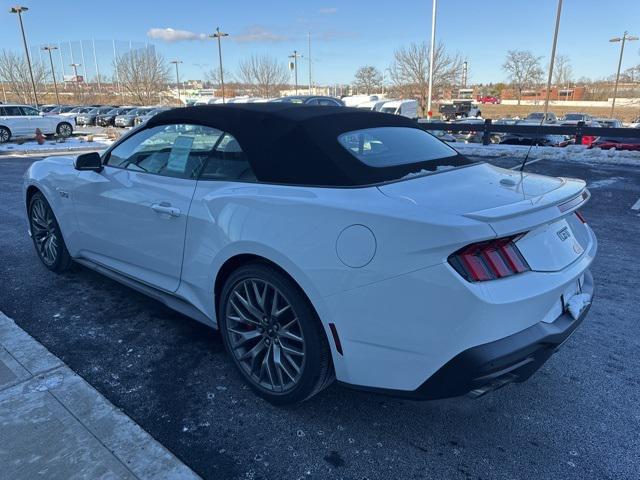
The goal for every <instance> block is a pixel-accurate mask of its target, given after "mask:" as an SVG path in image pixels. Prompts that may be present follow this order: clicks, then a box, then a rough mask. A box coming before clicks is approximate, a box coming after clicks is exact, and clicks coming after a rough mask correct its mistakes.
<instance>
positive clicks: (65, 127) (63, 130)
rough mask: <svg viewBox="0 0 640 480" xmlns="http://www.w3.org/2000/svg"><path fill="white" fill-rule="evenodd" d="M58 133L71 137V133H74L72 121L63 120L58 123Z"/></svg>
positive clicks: (64, 136) (61, 135)
mask: <svg viewBox="0 0 640 480" xmlns="http://www.w3.org/2000/svg"><path fill="white" fill-rule="evenodd" d="M56 133H57V134H58V135H59V136H60V137H63V138H67V137H70V136H71V134H72V133H73V127H72V126H71V124H70V123H67V122H62V123H60V124H58V127H57V128H56Z"/></svg>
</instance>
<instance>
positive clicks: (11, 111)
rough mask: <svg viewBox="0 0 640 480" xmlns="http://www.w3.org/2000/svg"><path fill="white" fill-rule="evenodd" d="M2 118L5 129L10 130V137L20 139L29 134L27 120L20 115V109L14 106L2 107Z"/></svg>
mask: <svg viewBox="0 0 640 480" xmlns="http://www.w3.org/2000/svg"><path fill="white" fill-rule="evenodd" d="M2 110H3V116H4V117H5V120H4V121H3V123H4V124H6V126H7V128H9V130H11V135H13V136H14V137H20V136H24V135H27V134H28V133H29V119H28V118H27V117H26V116H25V115H24V114H23V113H22V109H21V108H20V107H18V106H15V105H3V106H2Z"/></svg>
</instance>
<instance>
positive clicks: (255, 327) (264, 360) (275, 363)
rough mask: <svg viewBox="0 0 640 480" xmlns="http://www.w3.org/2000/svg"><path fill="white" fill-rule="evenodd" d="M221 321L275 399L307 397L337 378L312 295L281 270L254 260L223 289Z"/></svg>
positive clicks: (249, 374)
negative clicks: (308, 294)
mask: <svg viewBox="0 0 640 480" xmlns="http://www.w3.org/2000/svg"><path fill="white" fill-rule="evenodd" d="M218 311H219V316H218V318H219V326H220V330H221V333H222V337H223V339H224V343H225V346H226V347H227V349H228V350H229V352H230V353H231V355H232V357H233V359H234V361H235V363H236V365H237V366H238V368H239V369H240V372H242V374H243V376H244V377H245V378H246V379H247V380H248V382H249V384H250V385H251V386H252V387H253V388H254V390H256V391H257V392H258V393H260V394H261V395H262V396H264V397H265V398H267V399H268V400H270V401H273V402H275V403H290V402H295V401H300V400H304V399H306V398H309V397H310V396H312V395H314V394H315V393H317V392H319V391H320V390H322V388H324V387H325V386H327V385H328V384H329V383H330V381H331V380H332V379H333V370H332V368H331V359H330V354H329V347H328V345H327V340H326V336H325V334H324V331H323V330H322V327H321V324H320V321H319V320H318V318H317V316H316V314H315V312H314V311H313V308H312V307H311V305H310V304H309V301H308V300H307V298H306V297H305V296H304V294H303V293H302V292H301V291H300V289H299V288H298V287H297V286H296V285H295V284H294V283H293V281H291V279H289V278H288V277H287V276H285V275H283V274H282V273H280V272H279V271H277V270H275V269H273V268H271V267H269V266H267V265H264V264H259V263H255V264H250V265H246V266H243V267H240V268H239V269H238V270H236V271H235V272H234V273H232V274H231V276H230V277H229V279H228V280H227V282H226V283H225V286H224V288H223V290H222V295H221V301H220V304H219V309H218Z"/></svg>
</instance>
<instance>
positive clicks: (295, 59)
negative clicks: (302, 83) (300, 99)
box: [289, 50, 302, 95]
mask: <svg viewBox="0 0 640 480" xmlns="http://www.w3.org/2000/svg"><path fill="white" fill-rule="evenodd" d="M289 58H293V77H294V79H295V85H296V95H297V94H298V58H302V55H300V54H299V53H298V51H297V50H294V51H293V54H291V55H289Z"/></svg>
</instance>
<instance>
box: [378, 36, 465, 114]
mask: <svg viewBox="0 0 640 480" xmlns="http://www.w3.org/2000/svg"><path fill="white" fill-rule="evenodd" d="M389 70H390V74H391V81H392V82H393V84H394V86H395V89H396V90H397V91H398V93H399V94H400V95H401V96H403V97H410V98H411V97H417V98H418V102H419V104H420V110H421V111H422V114H423V115H424V114H425V109H426V108H427V96H428V85H429V47H428V45H427V44H426V43H411V44H409V45H408V46H406V47H405V46H403V47H400V48H398V49H397V50H396V51H395V52H394V53H393V63H392V64H391V67H390V69H389ZM461 72H462V59H461V58H460V56H459V55H457V54H456V55H451V54H449V53H448V52H447V51H446V49H445V47H444V45H443V44H441V43H439V44H438V45H436V49H435V52H434V61H433V87H434V89H436V90H437V89H441V88H444V87H446V86H449V85H454V84H455V83H456V82H457V79H458V77H459V76H460V74H461Z"/></svg>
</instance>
